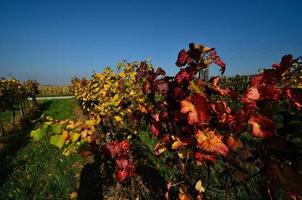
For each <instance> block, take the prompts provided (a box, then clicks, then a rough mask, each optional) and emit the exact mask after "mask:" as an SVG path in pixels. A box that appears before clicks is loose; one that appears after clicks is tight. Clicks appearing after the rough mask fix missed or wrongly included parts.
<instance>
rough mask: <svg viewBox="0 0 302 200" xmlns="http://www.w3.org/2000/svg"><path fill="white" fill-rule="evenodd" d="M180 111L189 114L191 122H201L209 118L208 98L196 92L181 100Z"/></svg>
mask: <svg viewBox="0 0 302 200" xmlns="http://www.w3.org/2000/svg"><path fill="white" fill-rule="evenodd" d="M180 112H181V113H184V114H186V113H187V114H188V116H187V120H188V123H189V124H200V123H204V122H206V121H208V120H209V110H208V104H207V99H206V97H204V96H203V95H201V94H194V95H193V96H192V97H190V98H188V99H187V100H183V101H181V102H180Z"/></svg>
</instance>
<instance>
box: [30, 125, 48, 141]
mask: <svg viewBox="0 0 302 200" xmlns="http://www.w3.org/2000/svg"><path fill="white" fill-rule="evenodd" d="M44 134H45V131H44V130H42V129H40V128H38V129H36V130H33V131H31V132H30V137H32V138H33V139H34V140H35V141H39V140H41V139H42V137H43V136H44Z"/></svg>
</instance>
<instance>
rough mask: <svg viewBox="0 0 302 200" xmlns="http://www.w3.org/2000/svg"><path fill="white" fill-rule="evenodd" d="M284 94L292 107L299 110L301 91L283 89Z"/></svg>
mask: <svg viewBox="0 0 302 200" xmlns="http://www.w3.org/2000/svg"><path fill="white" fill-rule="evenodd" d="M285 94H286V96H287V98H288V99H289V100H290V101H291V103H292V105H293V106H294V107H295V108H296V109H297V110H300V109H301V107H302V90H301V89H295V88H287V89H285Z"/></svg>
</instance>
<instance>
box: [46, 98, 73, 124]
mask: <svg viewBox="0 0 302 200" xmlns="http://www.w3.org/2000/svg"><path fill="white" fill-rule="evenodd" d="M42 103H43V107H44V108H43V114H45V115H47V116H50V117H52V118H54V119H58V120H63V119H72V120H73V119H75V115H74V110H75V109H76V107H77V106H78V105H77V103H76V101H75V100H74V99H52V100H45V101H42Z"/></svg>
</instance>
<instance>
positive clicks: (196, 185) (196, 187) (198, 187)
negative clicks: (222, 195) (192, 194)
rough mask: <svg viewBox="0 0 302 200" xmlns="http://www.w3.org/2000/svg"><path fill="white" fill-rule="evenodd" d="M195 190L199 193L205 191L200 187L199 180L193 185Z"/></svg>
mask: <svg viewBox="0 0 302 200" xmlns="http://www.w3.org/2000/svg"><path fill="white" fill-rule="evenodd" d="M195 189H196V190H197V191H198V192H199V193H201V192H204V191H205V189H204V187H203V186H202V182H201V180H199V181H197V182H196V184H195Z"/></svg>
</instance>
